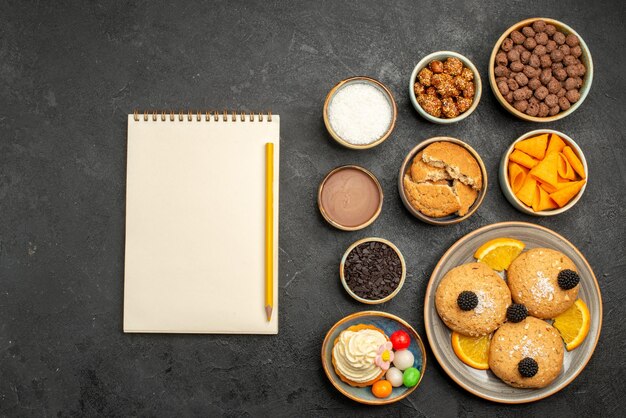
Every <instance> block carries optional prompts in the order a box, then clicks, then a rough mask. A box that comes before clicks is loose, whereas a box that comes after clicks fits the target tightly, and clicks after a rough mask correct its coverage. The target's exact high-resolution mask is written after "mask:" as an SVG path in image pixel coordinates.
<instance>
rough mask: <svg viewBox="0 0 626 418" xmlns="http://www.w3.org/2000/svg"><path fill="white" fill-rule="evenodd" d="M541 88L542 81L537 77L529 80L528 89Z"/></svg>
mask: <svg viewBox="0 0 626 418" xmlns="http://www.w3.org/2000/svg"><path fill="white" fill-rule="evenodd" d="M539 87H541V81H539V79H538V78H537V77H535V78H532V79H530V80H528V88H530V89H531V90H537V89H538V88H539Z"/></svg>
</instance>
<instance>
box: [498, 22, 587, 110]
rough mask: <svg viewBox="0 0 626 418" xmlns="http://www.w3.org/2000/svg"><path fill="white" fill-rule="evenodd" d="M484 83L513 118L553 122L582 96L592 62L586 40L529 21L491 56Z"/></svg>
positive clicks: (514, 29) (569, 31)
mask: <svg viewBox="0 0 626 418" xmlns="http://www.w3.org/2000/svg"><path fill="white" fill-rule="evenodd" d="M489 62H490V65H489V84H490V85H491V90H492V91H493V94H494V95H495V96H496V99H498V101H499V102H500V104H501V105H502V106H504V108H505V109H506V110H508V111H509V112H510V113H512V114H513V115H515V116H516V117H518V118H520V119H523V120H526V121H531V122H553V121H555V120H558V119H561V118H564V117H566V116H567V115H569V114H571V113H573V112H574V111H575V110H576V109H578V107H579V106H580V105H581V104H582V102H583V101H584V100H585V98H586V97H587V94H588V93H589V89H590V88H591V82H592V80H593V62H592V60H591V54H590V53H589V48H587V45H586V44H585V41H583V39H582V38H581V37H580V35H578V33H576V32H575V31H574V30H573V29H572V28H570V27H569V26H567V25H566V24H564V23H562V22H559V21H558V20H554V19H548V18H532V19H526V20H523V21H521V22H518V23H516V24H515V25H513V26H511V27H510V28H509V29H507V30H506V31H505V32H504V34H502V36H501V37H500V39H498V42H496V44H495V46H494V48H493V51H492V53H491V58H490V61H489Z"/></svg>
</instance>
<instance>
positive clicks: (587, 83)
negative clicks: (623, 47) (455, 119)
mask: <svg viewBox="0 0 626 418" xmlns="http://www.w3.org/2000/svg"><path fill="white" fill-rule="evenodd" d="M536 20H543V21H545V22H546V23H548V24H550V25H554V26H555V27H556V28H557V29H558V30H559V31H561V32H563V33H565V34H566V35H569V34H570V33H573V34H574V35H576V36H577V37H578V40H579V41H580V48H581V49H582V55H581V56H580V60H581V61H582V62H583V64H585V67H587V73H586V74H585V76H584V77H583V85H582V87H581V88H580V90H579V92H580V99H579V100H578V101H577V102H576V103H574V104H573V105H572V106H571V107H570V108H569V109H567V110H566V111H564V112H559V113H557V114H556V115H554V116H546V117H545V118H540V117H538V116H529V115H527V114H525V113H522V112H520V111H519V110H517V109H516V108H514V107H513V105H512V104H510V103H509V102H507V101H506V100H505V99H504V97H503V96H502V94H501V93H500V90H498V86H497V85H496V75H495V72H494V70H495V62H496V54H497V53H498V51H499V50H500V45H502V41H504V39H505V38H506V37H507V36H509V34H510V33H511V32H513V31H514V30H519V29H521V28H523V27H524V26H528V25H530V24H532V23H533V22H534V21H536ZM592 81H593V61H592V59H591V53H590V52H589V48H588V47H587V44H586V43H585V41H584V40H583V38H582V37H581V36H580V35H579V34H578V33H577V32H576V31H575V30H574V29H572V28H570V27H569V26H567V25H566V24H565V23H563V22H559V21H558V20H554V19H549V18H545V17H533V18H530V19H526V20H522V21H521V22H518V23H516V24H514V25H513V26H511V27H510V28H508V29H507V30H506V31H505V32H504V33H503V34H502V36H501V37H500V39H498V41H497V42H496V44H495V46H494V47H493V51H492V52H491V57H490V58H489V85H490V86H491V91H492V92H493V94H494V96H496V99H498V102H500V104H501V105H502V106H503V107H504V108H505V109H506V110H507V111H508V112H509V113H511V114H513V115H515V116H516V117H518V118H520V119H523V120H526V121H529V122H554V121H555V120H559V119H562V118H564V117H566V116H568V115H571V114H572V113H574V112H575V111H576V109H578V108H579V107H580V105H581V104H582V103H583V102H584V101H585V98H586V97H587V94H589V90H590V89H591V82H592Z"/></svg>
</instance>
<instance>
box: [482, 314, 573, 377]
mask: <svg viewBox="0 0 626 418" xmlns="http://www.w3.org/2000/svg"><path fill="white" fill-rule="evenodd" d="M520 362H521V364H520ZM489 368H490V369H491V371H492V372H493V373H494V374H495V375H496V376H498V377H499V378H500V379H502V380H503V381H504V383H506V384H508V385H510V386H514V387H517V388H542V387H545V386H547V385H549V384H550V383H552V382H553V381H554V379H556V378H557V376H558V375H559V374H560V373H561V369H562V368H563V341H562V340H561V337H560V336H559V333H558V331H557V330H556V329H555V328H554V327H553V326H552V325H550V324H548V323H547V322H545V321H542V320H541V319H537V318H533V317H532V316H529V317H527V318H526V319H524V320H523V321H521V322H517V323H513V322H507V323H505V324H504V325H502V326H501V327H500V328H499V329H498V330H497V331H496V332H495V334H494V335H493V338H492V339H491V343H490V346H489Z"/></svg>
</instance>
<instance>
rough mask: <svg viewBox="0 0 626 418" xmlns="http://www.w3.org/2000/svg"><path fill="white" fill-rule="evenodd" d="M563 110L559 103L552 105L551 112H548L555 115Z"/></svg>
mask: <svg viewBox="0 0 626 418" xmlns="http://www.w3.org/2000/svg"><path fill="white" fill-rule="evenodd" d="M560 111H561V108H560V107H559V105H558V104H557V105H556V106H552V107H551V108H550V113H548V114H549V115H550V116H554V115H556V114H557V113H559V112H560Z"/></svg>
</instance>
